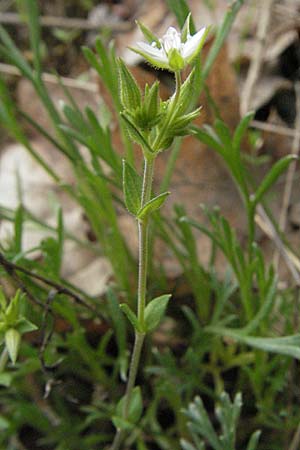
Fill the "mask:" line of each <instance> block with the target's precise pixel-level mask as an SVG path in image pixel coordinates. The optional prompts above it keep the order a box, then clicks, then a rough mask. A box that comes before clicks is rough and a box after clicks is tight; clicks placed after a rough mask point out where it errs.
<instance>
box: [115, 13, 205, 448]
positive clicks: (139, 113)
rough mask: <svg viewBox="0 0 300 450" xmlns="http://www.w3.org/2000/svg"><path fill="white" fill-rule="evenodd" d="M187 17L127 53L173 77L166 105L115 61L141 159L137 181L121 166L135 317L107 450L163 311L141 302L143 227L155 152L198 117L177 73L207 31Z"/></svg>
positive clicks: (121, 427) (133, 411) (153, 206)
mask: <svg viewBox="0 0 300 450" xmlns="http://www.w3.org/2000/svg"><path fill="white" fill-rule="evenodd" d="M190 21H191V16H190V15H188V17H187V19H186V21H185V24H184V27H183V29H182V32H181V33H180V32H178V31H177V30H176V29H175V28H173V27H170V28H169V29H168V30H167V32H166V34H165V35H164V36H163V38H162V39H158V38H157V37H156V36H154V35H153V34H152V32H151V31H150V30H149V29H148V28H146V27H145V25H143V24H140V23H139V26H140V29H141V31H142V32H143V34H144V36H145V39H146V41H147V43H143V42H142V43H141V42H140V43H138V44H137V48H133V49H132V50H133V51H135V52H137V53H139V54H140V55H142V56H143V57H144V58H145V59H146V61H147V62H149V63H150V64H152V65H154V66H155V67H157V68H163V69H167V70H169V71H171V72H173V73H174V75H175V80H176V88H175V92H174V94H173V95H172V96H171V97H170V98H169V99H168V100H166V101H162V100H161V99H160V97H159V83H158V82H155V83H154V84H153V85H152V86H148V85H146V87H145V91H144V93H142V92H141V90H140V87H139V86H138V84H137V82H136V80H135V79H134V77H133V76H132V74H131V73H130V71H129V69H128V68H127V67H126V65H125V64H124V62H123V61H122V60H121V59H119V60H118V70H119V81H120V100H121V104H122V107H123V110H122V113H121V117H122V119H123V121H124V123H125V128H126V130H127V133H128V134H129V136H130V137H131V138H132V139H133V140H134V141H135V142H136V143H137V144H138V145H139V146H140V147H141V150H142V152H143V157H144V168H143V176H142V177H141V176H140V175H139V174H138V173H137V172H136V170H135V169H134V167H132V165H130V164H129V162H127V161H126V160H124V161H123V191H124V198H125V204H126V206H127V209H128V211H129V212H130V213H131V214H132V215H133V216H134V217H135V218H136V219H137V222H138V234H139V273H138V295H137V312H134V311H133V310H132V309H130V307H129V306H128V305H127V304H125V303H124V304H122V305H121V308H122V310H123V312H124V313H125V314H126V316H127V317H128V319H129V321H130V322H131V324H132V325H133V327H134V330H135V343H134V348H133V353H132V357H131V364H130V369H129V375H128V382H127V388H126V393H125V396H124V397H123V398H122V399H121V401H120V402H119V404H118V407H117V415H116V416H115V417H114V419H113V421H114V424H115V426H116V428H117V433H116V435H115V439H114V442H113V444H112V446H111V450H117V449H119V448H120V446H121V445H122V442H123V439H124V435H125V434H126V431H127V430H128V429H130V428H131V427H132V426H133V425H134V424H132V423H130V422H132V421H135V422H136V421H138V420H139V418H140V416H141V413H142V406H141V405H142V397H141V391H140V389H139V387H137V386H135V381H136V375H137V370H138V366H139V361H140V356H141V350H142V346H143V342H144V338H145V335H146V334H147V333H149V332H151V331H153V330H154V329H155V328H156V327H157V325H158V324H159V322H160V320H161V319H162V317H163V315H164V312H165V310H166V307H167V304H168V301H169V299H170V297H171V296H170V294H165V295H162V296H160V297H157V298H154V299H152V300H151V301H149V302H147V298H146V296H147V268H148V253H149V221H150V220H151V215H152V214H153V213H154V212H155V211H157V210H158V209H159V208H160V207H161V206H162V205H163V204H164V202H165V201H166V199H167V197H168V196H169V194H170V192H168V191H167V192H162V193H160V194H159V195H157V196H153V193H152V180H153V173H154V164H155V160H156V158H157V156H158V155H159V153H160V152H162V151H165V150H167V149H168V148H169V147H170V145H171V144H172V142H173V140H174V138H175V137H176V136H183V135H186V134H189V127H190V125H191V123H192V121H193V120H194V119H195V118H196V117H197V116H198V115H199V113H200V108H196V109H194V110H193V111H189V105H190V101H191V98H192V94H193V90H194V82H195V68H193V69H192V70H191V72H190V74H189V76H188V77H187V78H186V80H185V81H184V82H182V70H183V69H184V68H185V67H186V66H187V64H190V63H191V62H192V61H193V60H194V59H195V58H196V57H197V56H199V53H200V51H201V48H202V46H203V44H204V41H205V38H206V36H207V33H208V29H206V28H203V29H201V30H200V31H199V32H198V33H196V34H194V35H193V36H191V34H190Z"/></svg>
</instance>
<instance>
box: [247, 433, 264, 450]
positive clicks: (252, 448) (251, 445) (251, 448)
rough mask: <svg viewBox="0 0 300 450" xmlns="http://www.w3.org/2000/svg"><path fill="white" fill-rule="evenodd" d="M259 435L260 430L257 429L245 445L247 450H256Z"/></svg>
mask: <svg viewBox="0 0 300 450" xmlns="http://www.w3.org/2000/svg"><path fill="white" fill-rule="evenodd" d="M260 435H261V431H260V430H257V431H255V432H254V433H253V434H252V435H251V438H250V440H249V442H248V445H247V450H256V448H257V444H258V441H259V438H260Z"/></svg>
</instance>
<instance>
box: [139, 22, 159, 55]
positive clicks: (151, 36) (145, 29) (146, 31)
mask: <svg viewBox="0 0 300 450" xmlns="http://www.w3.org/2000/svg"><path fill="white" fill-rule="evenodd" d="M135 23H136V24H137V26H138V27H139V29H140V30H141V32H142V33H143V35H144V38H145V39H146V41H147V42H149V44H152V42H155V43H156V46H157V48H161V43H160V42H159V39H158V38H157V37H156V36H155V34H153V33H152V31H151V30H150V29H149V28H148V27H146V25H144V24H143V23H142V22H140V21H139V20H136V21H135Z"/></svg>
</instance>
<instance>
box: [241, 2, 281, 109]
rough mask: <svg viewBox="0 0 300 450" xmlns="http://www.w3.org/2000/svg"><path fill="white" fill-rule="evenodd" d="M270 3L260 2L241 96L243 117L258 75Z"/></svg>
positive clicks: (269, 14) (268, 20) (268, 19)
mask: <svg viewBox="0 0 300 450" xmlns="http://www.w3.org/2000/svg"><path fill="white" fill-rule="evenodd" d="M272 3H273V0H265V1H264V2H261V12H260V18H259V22H258V27H257V35H256V46H255V50H254V53H253V58H252V61H251V64H250V68H249V70H248V74H247V78H246V81H245V83H244V87H243V91H242V95H241V114H242V116H243V115H245V114H246V113H247V112H248V110H249V105H250V101H251V97H252V95H253V89H254V86H255V83H256V80H257V78H258V76H259V73H260V69H261V64H262V59H263V51H264V47H265V42H266V38H267V33H268V28H269V22H270V16H271V9H272Z"/></svg>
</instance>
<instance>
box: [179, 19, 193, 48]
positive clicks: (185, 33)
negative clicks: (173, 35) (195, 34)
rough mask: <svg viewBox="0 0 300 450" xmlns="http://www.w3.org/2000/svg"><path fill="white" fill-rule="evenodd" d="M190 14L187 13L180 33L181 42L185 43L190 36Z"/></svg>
mask: <svg viewBox="0 0 300 450" xmlns="http://www.w3.org/2000/svg"><path fill="white" fill-rule="evenodd" d="M191 17H192V15H191V13H189V14H188V15H187V17H186V19H185V22H184V25H183V27H182V31H181V42H186V40H187V38H188V37H189V36H190V35H191V32H190V28H191Z"/></svg>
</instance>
